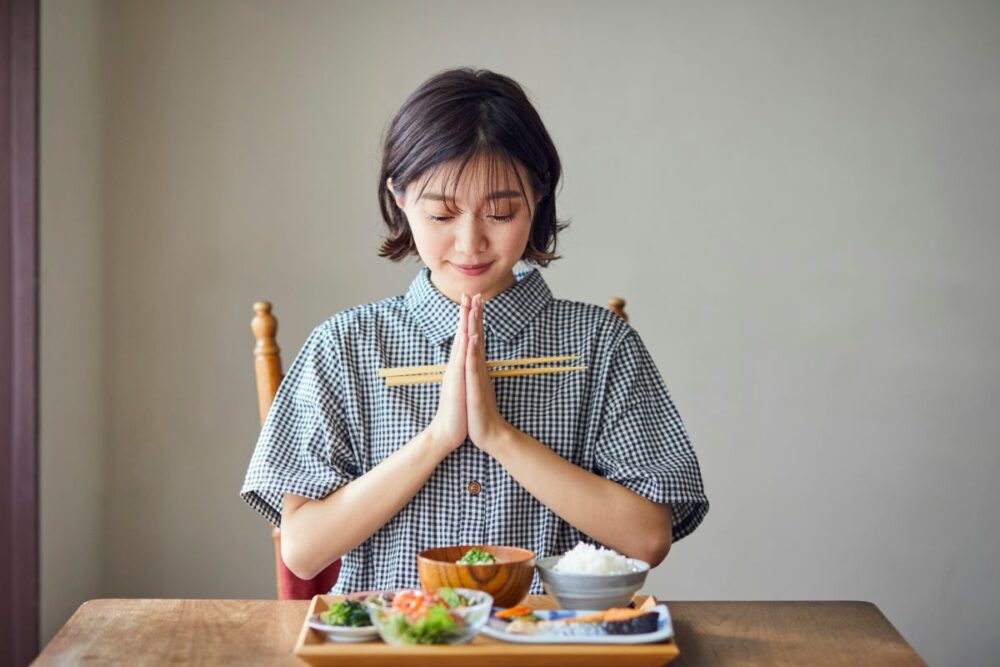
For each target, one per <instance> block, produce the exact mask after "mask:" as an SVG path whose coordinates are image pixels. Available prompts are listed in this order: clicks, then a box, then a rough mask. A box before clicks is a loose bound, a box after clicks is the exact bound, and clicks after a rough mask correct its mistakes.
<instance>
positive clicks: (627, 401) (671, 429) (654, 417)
mask: <svg viewBox="0 0 1000 667" xmlns="http://www.w3.org/2000/svg"><path fill="white" fill-rule="evenodd" d="M610 363H611V366H610V368H609V370H608V382H607V387H606V390H605V392H606V393H605V400H604V403H603V408H602V414H601V424H602V427H601V431H600V435H599V436H598V441H597V445H596V448H595V455H594V461H595V466H596V468H597V472H598V473H599V474H601V475H603V476H604V477H606V478H607V479H610V480H612V481H614V482H617V483H619V484H621V485H622V486H624V487H626V488H628V489H630V490H632V491H634V492H636V493H638V494H639V495H641V496H644V497H645V498H648V499H649V500H652V501H653V502H657V503H669V504H670V505H671V506H672V507H671V509H672V511H673V527H672V528H673V530H672V534H673V541H675V542H676V541H677V540H680V539H681V538H682V537H684V536H686V535H689V534H690V533H691V532H692V531H694V529H695V528H697V527H698V524H700V523H701V521H702V519H704V518H705V515H706V514H707V513H708V498H707V497H706V496H705V491H704V488H703V485H702V479H701V471H700V469H699V467H698V459H697V457H696V456H695V453H694V449H693V448H692V447H691V441H690V439H689V438H688V434H687V431H686V430H685V428H684V424H683V422H682V421H681V418H680V415H679V414H678V413H677V409H676V408H675V407H674V403H673V401H672V400H671V399H670V394H669V393H668V392H667V388H666V386H665V385H664V383H663V378H662V377H661V376H660V373H659V371H658V370H657V369H656V365H655V364H654V363H653V360H652V358H651V357H650V356H649V352H648V351H647V350H646V347H645V345H643V343H642V340H641V339H640V338H639V335H638V334H637V333H636V332H635V331H634V330H630V331H629V332H628V334H626V336H625V337H624V338H623V339H622V340H621V343H620V344H619V345H618V347H617V349H616V351H615V352H614V354H613V356H612V359H611V362H610Z"/></svg>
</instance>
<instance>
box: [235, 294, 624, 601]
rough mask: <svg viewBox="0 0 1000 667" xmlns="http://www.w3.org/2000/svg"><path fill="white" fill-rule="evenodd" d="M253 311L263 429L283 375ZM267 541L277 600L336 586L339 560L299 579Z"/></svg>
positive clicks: (266, 326) (268, 317) (614, 302)
mask: <svg viewBox="0 0 1000 667" xmlns="http://www.w3.org/2000/svg"><path fill="white" fill-rule="evenodd" d="M608 309H609V310H611V312H613V313H614V314H615V315H617V316H618V317H620V318H622V319H623V320H625V321H626V322H627V321H628V315H626V314H625V299H621V298H618V297H615V298H613V299H610V300H609V301H608ZM253 311H254V316H253V320H251V322H250V328H251V330H252V331H253V335H254V338H255V339H256V340H257V344H256V345H255V346H254V351H253V356H254V372H255V374H256V376H257V406H258V408H259V409H260V424H261V426H263V425H264V420H266V419H267V413H268V412H270V410H271V403H273V402H274V395H275V394H276V393H278V387H279V386H280V385H281V380H282V378H283V377H284V373H283V372H282V370H281V350H280V348H279V347H278V342H277V333H278V320H277V318H275V317H274V315H272V314H271V302H270V301H257V302H255V303H254V304H253ZM271 537H272V538H273V540H274V564H275V578H276V582H277V590H278V599H279V600H311V599H312V597H313V595H318V594H322V593H326V592H328V591H329V590H330V589H331V588H332V587H333V585H334V584H335V583H337V577H338V576H339V575H340V559H337V560H335V561H334V562H333V563H331V564H330V565H328V566H327V567H326V569H325V570H323V571H322V572H320V573H319V574H318V575H316V577H315V578H314V579H300V578H299V577H297V576H295V574H294V573H292V571H291V570H289V569H288V566H286V565H285V561H284V560H282V558H281V529H280V528H274V529H273V530H272V531H271Z"/></svg>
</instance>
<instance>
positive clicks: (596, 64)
mask: <svg viewBox="0 0 1000 667" xmlns="http://www.w3.org/2000/svg"><path fill="white" fill-rule="evenodd" d="M80 11H86V9H82V10H80ZM94 12H97V9H96V6H95V9H94ZM95 15H96V14H95ZM62 20H68V19H66V18H65V17H62ZM92 23H93V15H92V16H91V17H90V21H88V22H87V25H90V24H92ZM96 29H97V28H96V27H95V28H94V30H96ZM100 33H101V34H102V35H103V36H104V39H105V44H106V48H107V61H106V65H105V67H104V68H103V70H102V71H101V72H100V73H96V72H93V73H91V75H90V76H91V79H90V80H92V81H93V82H94V83H93V86H91V87H89V88H88V89H86V91H81V92H80V93H79V98H78V99H75V100H74V101H73V104H74V105H78V106H79V107H80V108H83V109H85V110H86V112H87V113H91V114H92V113H94V110H95V109H100V110H102V111H103V119H104V124H103V128H104V129H103V142H102V143H101V144H100V146H98V147H96V148H94V149H93V150H95V151H96V153H95V154H100V155H102V156H103V162H101V164H102V166H103V169H102V171H101V172H100V175H96V174H95V173H93V172H85V171H74V169H73V164H74V162H71V161H65V162H63V161H60V162H58V163H54V162H53V160H56V159H58V158H57V156H58V151H57V150H53V149H52V147H51V144H43V152H44V150H45V149H46V147H48V149H49V152H48V153H45V154H43V160H47V161H48V163H49V164H59V169H60V170H61V171H62V172H63V175H62V178H64V179H65V180H64V181H62V186H61V191H60V192H59V193H54V194H53V195H52V196H53V197H54V198H55V200H62V201H66V202H71V201H73V200H74V197H76V196H77V195H76V194H75V193H77V192H78V190H79V191H80V192H82V194H80V195H79V196H81V197H83V198H84V199H83V201H84V202H85V206H84V210H86V211H87V212H88V215H91V216H92V217H90V218H88V220H89V221H90V223H91V228H90V229H91V231H95V233H98V234H99V230H100V228H99V226H97V225H96V224H94V223H95V221H96V220H97V217H98V216H97V211H104V212H105V213H106V217H105V218H104V220H105V225H104V227H103V234H104V235H103V238H104V242H103V244H101V245H99V246H88V248H92V249H91V250H90V251H89V252H90V255H89V257H90V258H91V261H92V262H93V263H94V264H93V265H94V266H96V265H99V264H100V261H101V260H102V259H103V261H104V262H105V273H104V274H103V276H104V282H103V290H97V291H94V292H93V293H91V294H89V295H88V296H84V295H81V296H80V301H81V302H82V303H85V304H87V306H88V308H90V309H91V310H92V311H93V312H97V313H100V314H101V318H100V319H97V318H94V317H93V316H91V317H92V319H91V320H90V328H89V329H87V331H89V332H90V333H91V336H90V337H89V338H87V339H85V340H86V341H88V343H87V344H86V345H81V342H80V339H79V337H78V336H76V335H73V334H71V333H70V332H69V331H68V330H65V329H61V330H58V331H52V327H49V325H47V324H46V325H43V326H46V327H49V328H47V329H46V330H45V332H44V333H43V335H44V336H48V337H50V339H51V342H50V344H49V345H45V344H44V341H43V355H50V359H53V360H54V359H57V358H59V355H64V356H66V357H70V356H71V355H73V354H78V351H79V350H80V349H84V350H88V351H90V352H92V353H93V357H92V358H91V359H90V361H89V362H88V363H91V364H94V365H95V367H96V364H98V363H100V366H101V368H104V369H106V370H105V373H106V375H105V382H104V384H103V388H104V390H105V391H104V392H102V393H101V396H104V397H106V402H105V404H104V405H103V413H102V412H101V409H102V406H101V404H100V403H99V401H100V398H99V397H97V396H93V395H81V394H80V392H77V391H72V389H71V388H66V389H64V390H63V391H65V394H60V395H58V396H57V395H54V394H52V393H46V394H44V395H43V415H45V414H46V413H47V414H48V415H49V418H50V419H55V415H56V414H57V413H58V412H59V411H61V410H64V409H70V408H71V409H72V410H73V411H74V413H79V415H80V416H79V419H80V420H82V421H85V420H88V419H89V420H91V421H86V423H87V424H92V425H93V426H92V429H93V430H92V431H91V433H92V435H93V437H90V439H89V440H88V441H87V447H88V449H85V450H82V451H86V452H92V453H93V454H94V456H95V457H98V458H99V457H100V456H101V446H100V443H101V442H102V440H104V439H103V438H101V437H99V436H98V434H106V436H107V438H106V450H105V457H104V459H103V461H104V468H103V469H102V470H98V469H93V470H91V473H90V477H89V478H88V479H90V483H91V484H92V485H93V486H95V487H96V486H97V485H98V484H99V480H100V479H104V480H106V485H105V488H106V493H107V503H106V506H105V509H106V512H104V513H102V514H100V515H95V514H94V510H93V509H91V510H89V511H90V514H88V519H87V520H88V521H89V522H91V524H94V525H97V524H98V523H99V522H100V521H103V522H104V528H105V532H104V536H105V538H106V546H105V548H104V550H103V551H102V552H100V560H101V562H102V563H103V569H102V575H101V580H100V581H101V591H102V594H103V595H135V596H177V597H184V596H192V597H244V596H245V597H268V596H271V595H272V594H273V580H272V576H273V575H272V566H273V562H272V555H271V551H270V543H269V541H268V536H267V527H266V525H265V523H264V522H263V520H262V519H260V518H259V517H258V516H256V515H255V514H254V513H253V512H252V511H251V510H250V509H248V508H246V507H244V506H243V505H242V504H241V501H240V500H239V498H238V497H237V491H238V489H239V486H240V483H241V481H242V477H243V473H244V471H245V467H246V464H247V461H248V457H249V454H250V451H251V449H252V447H253V442H254V437H255V435H256V410H255V405H254V401H255V398H254V390H253V384H252V374H251V364H250V348H251V339H250V334H249V331H248V320H249V317H250V303H251V302H252V301H253V300H254V299H259V298H269V299H272V300H273V301H274V302H275V304H276V309H277V314H278V316H279V317H280V318H281V322H282V329H281V331H280V337H279V341H280V342H281V344H282V345H283V346H284V349H285V356H286V360H290V359H291V357H292V356H293V355H294V353H295V351H296V350H297V348H298V346H299V345H300V344H301V343H302V341H303V340H304V338H305V335H306V333H307V332H308V330H309V329H310V328H311V327H312V326H313V325H315V324H316V323H318V322H319V321H320V320H322V319H324V318H325V317H327V316H328V315H329V314H331V313H333V312H336V311H338V310H340V309H342V308H345V307H348V306H351V305H354V304H356V303H360V302H365V301H370V300H372V299H376V298H381V297H384V296H388V295H392V294H397V293H399V292H401V291H402V290H404V289H405V287H406V285H407V284H408V282H409V280H410V278H411V276H412V274H413V273H414V271H415V269H416V266H415V265H413V264H409V265H404V266H392V265H390V264H389V263H388V262H386V261H384V260H379V259H377V258H376V257H375V249H376V247H377V243H378V231H379V230H378V213H377V208H376V200H375V183H374V179H375V176H376V170H377V162H378V140H379V136H380V134H381V131H382V130H383V128H384V126H385V123H386V122H387V121H388V119H389V116H390V115H391V113H392V112H393V111H394V110H395V109H396V108H398V106H399V104H400V103H401V102H402V100H403V99H404V97H405V96H406V95H407V94H408V93H409V92H410V91H411V90H412V89H413V88H414V87H415V86H416V85H417V84H418V83H419V82H420V81H421V80H423V79H424V78H426V77H427V76H428V75H430V74H431V73H433V72H435V71H437V70H439V69H442V68H444V67H447V66H452V65H459V64H472V65H479V66H485V67H489V68H492V69H496V70H498V71H501V72H504V73H507V74H510V75H511V76H513V77H515V78H516V79H518V80H519V81H521V82H522V83H523V84H524V85H525V86H526V87H527V88H528V89H529V91H530V92H531V93H532V95H533V98H534V100H535V101H536V103H537V105H538V107H539V109H540V111H541V114H542V116H543V118H544V119H545V121H546V122H547V124H548V126H549V129H550V130H551V132H552V134H553V137H554V139H555V141H556V143H557V145H558V147H559V148H560V151H561V154H562V157H563V160H564V164H565V167H566V182H565V187H564V189H563V191H562V192H561V194H560V199H559V201H560V207H561V211H562V214H563V215H565V216H569V217H571V218H572V219H573V221H574V223H573V225H572V226H571V227H570V229H569V230H568V231H567V232H566V234H565V236H564V240H563V243H562V246H561V250H562V251H563V253H564V254H565V259H563V260H561V261H559V262H557V263H556V264H554V265H553V266H552V268H550V269H549V270H547V271H546V273H545V275H546V279H547V280H548V281H549V282H550V284H551V285H552V287H553V289H554V291H555V292H556V294H557V295H559V296H563V297H567V298H573V299H579V300H587V301H603V300H604V299H605V298H607V297H608V296H610V295H612V294H621V295H624V296H625V297H626V298H628V300H629V305H630V310H631V312H632V313H633V315H634V324H635V326H636V328H637V329H638V330H639V331H640V333H641V334H642V335H643V337H644V339H645V340H646V341H647V344H648V346H649V348H650V350H651V351H652V353H653V356H654V358H655V359H656V360H657V362H658V364H659V366H660V368H661V371H662V372H663V375H664V376H665V378H666V380H667V383H668V385H669V386H670V388H671V391H672V393H673V394H674V397H675V399H676V401H677V404H678V407H679V409H680V411H681V414H682V415H683V416H684V417H685V419H686V421H687V423H688V426H689V428H690V431H691V433H692V436H693V438H694V441H695V444H696V448H697V451H698V453H699V456H700V458H701V462H702V469H703V473H704V476H705V481H706V488H707V491H708V494H709V497H710V499H711V500H712V503H713V506H712V511H711V513H710V514H709V516H708V519H707V520H706V522H705V524H704V525H703V526H702V527H701V528H700V529H699V530H698V532H696V533H695V534H694V535H693V536H691V537H690V538H687V539H685V540H684V541H683V542H681V543H678V544H677V545H676V547H675V548H674V550H673V551H672V553H671V555H670V557H669V558H668V560H667V562H666V563H665V564H664V565H663V566H661V567H660V568H658V570H657V571H655V572H654V573H653V574H652V576H651V578H650V581H649V585H648V587H647V588H648V589H649V590H650V591H656V592H658V593H660V594H663V595H665V596H666V597H667V598H668V599H699V598H700V599H719V598H725V599H789V598H791V599H828V598H834V599H865V600H871V601H873V602H875V603H876V604H878V605H879V607H880V608H881V609H882V610H883V611H885V613H886V614H887V616H888V617H889V618H890V619H891V620H892V621H893V623H895V624H896V626H897V627H898V628H899V629H900V630H901V631H902V632H903V634H904V635H905V636H906V637H907V638H908V639H909V640H910V641H911V642H912V643H913V644H914V645H915V646H916V648H917V649H918V650H919V651H920V652H921V653H922V654H923V655H924V656H925V658H927V659H928V661H929V662H931V663H932V664H955V665H958V664H983V663H986V662H991V661H993V662H995V661H996V660H997V659H1000V640H998V639H997V638H996V636H995V633H994V632H993V627H994V625H995V619H996V618H998V617H1000V584H998V583H997V578H996V576H995V574H996V572H995V570H996V567H995V563H996V558H997V556H998V554H1000V513H998V512H997V511H996V510H997V508H998V507H1000V491H998V490H997V486H996V484H995V479H996V478H997V477H998V474H1000V452H998V451H997V448H996V442H997V436H998V435H1000V413H998V412H997V411H996V409H995V407H994V405H993V404H994V403H995V398H994V397H995V396H996V395H998V393H1000V357H998V355H997V354H996V349H995V348H996V341H997V340H998V339H1000V309H998V308H997V303H996V296H995V294H996V288H997V285H998V279H1000V270H998V265H997V262H996V260H995V254H996V248H997V245H998V241H1000V228H998V226H997V224H996V211H997V210H998V208H1000V190H998V188H997V187H996V183H997V177H998V176H1000V150H998V149H1000V145H998V139H997V137H998V136H1000V135H998V134H997V133H996V127H997V126H998V125H1000V66H998V65H1000V50H998V48H997V44H1000V6H998V5H996V4H989V3H973V2H952V3H935V2H930V1H927V2H881V3H867V2H850V3H836V4H829V3H819V2H817V3H801V2H790V1H789V2H756V3H739V2H734V3H722V4H720V3H694V2H685V3H659V2H655V3H579V2H572V3H568V2H547V3H524V4H518V3H465V2H461V3H460V2H455V3H451V2H423V3H410V2H400V3H385V2H364V3H362V2H357V3H342V2H297V3H281V2H262V1H261V2H236V1H233V2H221V1H216V2H193V1H191V2H177V1H156V2H154V1H146V2H110V3H109V4H108V6H107V12H106V16H105V17H104V20H103V21H101V22H100ZM88 34H90V35H93V34H96V33H88ZM73 39H74V40H76V41H77V42H78V43H81V44H82V43H84V42H85V43H86V44H88V45H90V47H93V42H92V41H87V40H88V39H89V38H88V37H86V36H80V35H75V36H73ZM53 48H63V49H65V48H66V47H65V46H63V47H53ZM81 48H82V46H81ZM81 66H82V65H81V63H80V62H67V63H66V64H65V67H67V68H72V67H81ZM46 72H49V70H46ZM47 76H55V75H54V74H47ZM101 76H103V77H104V78H105V81H106V87H107V88H106V89H107V96H106V97H105V98H103V106H102V105H101V100H100V99H95V91H96V90H99V89H100V88H98V86H99V85H100V83H99V80H100V78H101ZM46 85H51V84H46ZM44 89H45V88H44V86H43V90H44ZM72 108H74V107H70V109H72ZM52 113H56V112H55V111H53V112H52ZM64 113H66V114H68V113H69V111H68V110H67V111H64ZM46 118H51V117H50V116H45V117H43V132H45V131H46V129H47V128H48V127H49V126H50V125H54V124H55V121H54V120H49V122H48V123H46ZM71 122H72V123H73V124H72V125H70V126H69V127H68V128H63V131H67V132H75V133H76V134H77V135H86V134H88V133H89V130H90V126H89V125H87V124H86V123H85V122H83V121H81V120H80V119H79V118H73V119H72V120H71ZM77 123H79V125H76V124H77ZM74 128H75V129H74ZM70 140H71V139H69V138H67V139H66V141H70ZM72 141H84V139H82V138H80V137H79V136H77V137H76V138H75V139H72ZM88 141H89V139H88ZM72 159H73V160H77V159H79V157H78V156H73V158H72ZM45 173H48V172H44V173H43V178H45ZM100 178H103V182H104V186H103V189H100V190H99V191H101V192H103V193H104V197H103V198H102V199H101V200H100V201H97V202H93V201H91V200H89V199H87V197H89V196H90V195H91V194H92V193H93V192H95V191H98V190H94V187H100V186H98V185H97V182H96V180H95V179H97V180H99V179H100ZM53 187H54V186H53ZM44 205H45V201H43V206H44ZM50 218H51V219H50ZM60 224H61V225H64V226H67V230H66V231H65V232H64V233H65V234H69V235H71V237H78V236H80V235H81V232H80V231H78V230H75V229H73V230H70V228H69V226H70V225H71V224H72V223H71V222H70V221H69V219H68V218H65V217H64V218H62V219H58V220H57V219H56V218H55V217H54V216H50V215H46V211H45V209H44V208H43V228H44V227H45V226H46V225H49V226H50V227H51V226H53V225H60ZM83 236H85V237H86V238H88V239H90V240H92V239H93V238H94V237H89V236H87V235H86V234H83ZM57 243H58V240H57V239H56V238H55V237H51V236H46V237H44V238H43V255H44V254H45V253H51V252H53V250H52V248H50V246H54V245H55V244H57ZM43 266H45V261H44V256H43ZM88 266H89V265H88ZM88 275H89V274H88ZM92 282H93V284H94V285H96V284H99V281H98V279H97V277H96V274H95V277H94V278H93V279H92ZM86 284H87V283H86V281H83V282H81V284H79V285H73V286H72V289H74V290H80V291H81V292H83V291H87V290H85V289H84V285H86ZM66 289H70V288H69V287H67V288H66ZM44 290H45V288H44V287H43V301H44V300H45V299H46V298H50V297H47V296H46V295H47V294H49V292H47V291H44ZM51 299H52V302H51V303H46V304H43V314H44V313H46V312H51V311H56V312H57V313H59V317H61V318H63V319H64V320H69V319H70V318H71V317H72V316H71V315H69V314H68V313H77V312H78V311H76V310H72V308H75V307H77V304H76V302H74V303H72V304H71V303H62V302H58V303H60V304H62V305H61V306H59V307H57V300H56V299H57V297H51ZM55 318H56V315H50V321H56V319H55ZM102 321H103V323H104V328H103V330H101V329H100V328H99V325H100V323H101V322H102ZM74 323H75V322H74ZM101 332H103V334H104V340H105V344H104V345H103V346H101V345H98V344H96V343H95V341H96V340H98V339H99V337H100V336H99V334H100V333H101ZM74 358H75V357H74ZM95 360H97V361H95ZM49 363H50V368H53V367H52V366H51V364H52V363H54V362H53V361H50V362H49ZM67 363H69V362H67ZM74 363H82V362H77V361H74ZM88 370H89V369H88V368H87V367H80V368H75V367H74V368H72V373H71V376H72V377H70V378H67V379H66V382H70V383H75V384H74V385H73V386H76V387H82V386H84V385H85V384H86V386H88V387H89V386H91V384H90V381H89V380H88V379H87V376H88V375H89V373H88ZM45 377H47V376H45V375H43V379H44V378H45ZM50 381H51V380H50ZM49 391H50V392H51V391H54V390H53V389H51V388H50V389H49ZM67 406H70V407H67ZM98 414H103V415H104V418H103V419H96V418H95V417H94V415H98ZM95 419H96V420H95ZM46 424H48V422H47V421H45V419H44V418H43V438H47V437H48V436H46V435H44V434H45V430H46ZM53 428H54V427H53V426H51V425H49V427H48V429H49V433H50V434H51V433H52V432H53V431H52V429H53ZM44 442H49V440H44ZM44 442H43V444H44ZM74 446H76V445H74ZM81 446H82V445H81ZM50 468H52V466H50ZM58 470H62V469H61V468H60V469H58ZM50 472H51V470H50ZM43 473H44V470H43ZM61 474H63V475H66V473H65V471H63V472H62V473H61ZM101 475H103V477H101ZM43 486H44V485H43ZM46 488H48V489H49V490H48V491H46V493H51V488H52V487H51V485H49V486H48V487H46ZM46 497H47V498H49V500H47V501H45V502H49V504H50V506H51V504H52V503H53V502H54V498H51V497H50V496H48V495H47V496H46ZM43 505H44V502H43ZM79 511H85V509H81V510H79ZM43 520H45V521H47V522H59V523H58V528H52V527H47V528H46V530H48V531H49V532H51V533H57V534H58V533H61V532H62V531H63V530H65V529H66V528H67V526H68V522H66V521H64V519H63V517H61V516H53V515H52V514H51V513H43ZM72 529H73V530H81V529H80V528H76V527H73V528H72ZM43 551H44V550H43ZM66 596H67V597H72V596H71V595H69V593H66ZM59 600H60V601H59V602H58V604H61V605H63V608H66V607H68V606H70V605H69V603H68V602H65V599H64V598H59ZM56 604H57V602H56V598H52V601H51V602H50V603H49V605H48V606H49V608H50V609H54V608H55V607H54V606H55V605H56ZM991 659H992V660H991Z"/></svg>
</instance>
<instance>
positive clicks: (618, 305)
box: [608, 296, 628, 322]
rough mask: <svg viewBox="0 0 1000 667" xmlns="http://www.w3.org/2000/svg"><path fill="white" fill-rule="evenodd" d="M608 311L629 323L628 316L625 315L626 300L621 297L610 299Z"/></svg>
mask: <svg viewBox="0 0 1000 667" xmlns="http://www.w3.org/2000/svg"><path fill="white" fill-rule="evenodd" d="M608 310H610V311H611V312H612V313H614V314H615V315H617V316H618V317H620V318H622V319H623V320H625V321H626V322H628V315H626V314H625V299H623V298H621V297H620V296H616V297H612V298H610V299H608Z"/></svg>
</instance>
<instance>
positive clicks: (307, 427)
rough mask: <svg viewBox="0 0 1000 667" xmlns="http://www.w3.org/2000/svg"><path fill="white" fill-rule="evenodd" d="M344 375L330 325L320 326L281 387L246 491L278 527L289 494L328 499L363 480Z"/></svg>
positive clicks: (252, 503)
mask: <svg viewBox="0 0 1000 667" xmlns="http://www.w3.org/2000/svg"><path fill="white" fill-rule="evenodd" d="M343 377H344V369H343V366H342V362H341V355H340V353H339V348H338V346H337V343H336V341H335V340H333V337H332V335H331V332H330V327H329V323H327V324H324V325H320V326H319V327H317V328H316V329H314V330H313V332H312V333H311V334H310V335H309V338H308V339H307V340H306V342H305V344H304V345H303V346H302V350H301V351H300V352H299V354H298V356H296V358H295V361H294V362H292V366H291V367H290V368H289V369H288V374H287V375H286V376H285V379H284V380H283V381H282V383H281V386H280V387H279V388H278V393H277V394H276V395H275V397H274V402H273V403H272V404H271V411H270V412H269V413H268V416H267V419H266V420H265V422H264V427H263V428H262V429H261V432H260V437H259V438H258V439H257V446H256V448H255V449H254V453H253V456H252V457H251V459H250V466H249V468H248V469H247V474H246V478H245V480H244V482H243V488H242V490H241V491H240V496H241V497H242V498H243V500H245V501H246V502H247V503H249V504H250V506H251V507H253V508H254V509H256V510H257V511H259V512H260V513H261V514H263V515H264V516H265V517H266V518H267V519H268V521H270V522H271V523H273V524H274V525H276V526H277V525H280V524H281V504H282V497H283V496H284V494H285V493H293V494H296V495H299V496H304V497H306V498H311V499H320V498H325V497H326V496H328V495H330V494H331V493H333V492H334V491H336V490H337V489H339V488H340V487H342V486H344V485H345V484H347V483H348V482H350V481H351V480H352V479H354V478H356V477H358V476H359V473H358V466H357V464H356V459H355V457H354V454H353V451H352V449H351V443H350V437H349V432H350V431H349V429H348V428H347V423H346V420H345V410H344V399H343V387H344V382H343Z"/></svg>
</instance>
